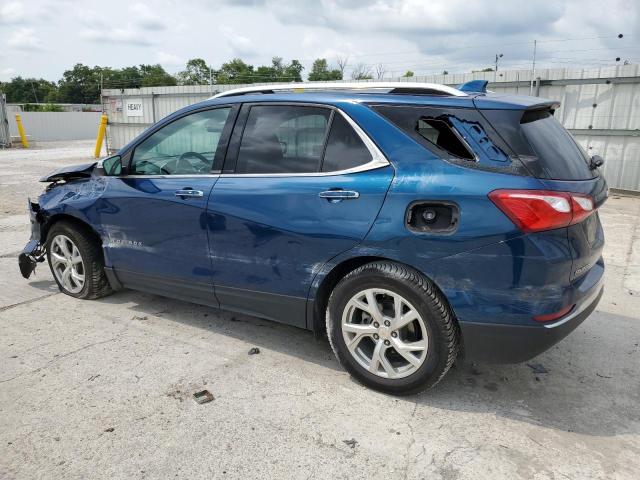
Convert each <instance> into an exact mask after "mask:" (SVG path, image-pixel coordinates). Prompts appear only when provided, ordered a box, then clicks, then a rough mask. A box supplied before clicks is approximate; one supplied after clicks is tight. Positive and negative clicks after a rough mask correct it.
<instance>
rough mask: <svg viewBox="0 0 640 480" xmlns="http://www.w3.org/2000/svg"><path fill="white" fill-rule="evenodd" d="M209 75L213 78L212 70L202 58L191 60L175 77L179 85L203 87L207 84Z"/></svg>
mask: <svg viewBox="0 0 640 480" xmlns="http://www.w3.org/2000/svg"><path fill="white" fill-rule="evenodd" d="M210 75H211V76H215V74H214V72H213V69H212V68H211V67H210V66H208V65H207V62H205V61H204V60H203V59H202V58H192V59H191V60H189V61H188V62H187V66H186V68H185V69H184V70H183V71H181V72H179V73H178V75H177V77H178V83H179V84H180V85H205V84H207V83H209V78H210V77H209V76H210Z"/></svg>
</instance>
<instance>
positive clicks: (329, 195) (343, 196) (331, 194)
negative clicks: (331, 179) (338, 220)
mask: <svg viewBox="0 0 640 480" xmlns="http://www.w3.org/2000/svg"><path fill="white" fill-rule="evenodd" d="M318 196H319V197H320V198H326V199H327V200H328V201H330V202H333V203H336V202H341V201H342V200H355V199H356V198H359V197H360V193H358V192H356V191H355V190H325V191H324V192H320V193H319V194H318Z"/></svg>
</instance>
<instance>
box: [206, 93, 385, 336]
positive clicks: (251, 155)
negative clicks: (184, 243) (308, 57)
mask: <svg viewBox="0 0 640 480" xmlns="http://www.w3.org/2000/svg"><path fill="white" fill-rule="evenodd" d="M230 145H231V146H230V148H229V153H228V156H227V161H226V162H225V169H224V172H223V174H222V175H221V177H220V179H219V180H218V182H217V183H216V185H215V186H214V187H213V191H212V194H211V197H210V200H209V205H208V215H209V217H210V218H209V227H210V229H211V230H210V237H209V238H210V244H211V255H212V263H213V281H214V285H215V288H216V296H217V298H218V300H219V301H220V304H221V306H222V307H226V308H230V309H233V310H239V311H244V312H247V313H251V314H255V315H258V316H262V317H266V318H270V319H275V320H279V321H285V322H286V323H290V324H293V325H297V326H301V327H303V326H305V309H306V299H307V294H308V291H309V286H310V284H311V281H312V279H313V277H314V276H315V274H316V273H317V272H318V270H319V269H320V268H321V267H322V265H323V264H324V263H325V262H327V261H328V260H330V259H331V258H332V257H334V256H336V255H338V254H339V253H341V252H344V251H346V250H348V249H350V248H352V247H354V246H355V245H357V244H358V243H359V242H360V241H361V240H362V239H363V238H364V236H365V235H366V233H367V232H368V231H369V229H370V227H371V225H372V223H373V221H374V220H375V218H376V216H377V213H378V211H379V210H380V208H381V206H382V202H383V201H384V197H385V194H386V192H387V189H388V188H389V184H390V182H391V179H392V178H393V169H392V167H391V166H389V164H388V162H387V161H386V160H385V159H384V157H383V156H382V154H381V153H380V152H379V151H378V150H377V148H376V147H375V146H374V145H373V143H372V142H371V141H370V140H368V138H366V136H365V135H364V134H363V133H362V131H361V130H360V129H359V128H358V127H357V125H355V124H354V123H353V121H352V120H351V119H350V118H348V117H347V116H346V115H344V114H342V113H341V112H340V111H338V110H332V109H329V108H323V107H318V106H302V105H274V104H254V105H244V106H243V108H242V111H241V113H240V115H239V117H238V122H237V125H236V128H235V129H234V133H233V137H232V140H231V143H230ZM229 163H231V165H229Z"/></svg>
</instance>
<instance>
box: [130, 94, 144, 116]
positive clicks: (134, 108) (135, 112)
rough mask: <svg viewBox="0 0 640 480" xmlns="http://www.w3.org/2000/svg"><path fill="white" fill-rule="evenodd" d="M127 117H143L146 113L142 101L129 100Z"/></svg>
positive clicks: (137, 99) (139, 99) (136, 99)
mask: <svg viewBox="0 0 640 480" xmlns="http://www.w3.org/2000/svg"><path fill="white" fill-rule="evenodd" d="M126 112H127V117H142V116H143V115H144V112H143V110H142V99H141V98H132V99H128V100H127V109H126Z"/></svg>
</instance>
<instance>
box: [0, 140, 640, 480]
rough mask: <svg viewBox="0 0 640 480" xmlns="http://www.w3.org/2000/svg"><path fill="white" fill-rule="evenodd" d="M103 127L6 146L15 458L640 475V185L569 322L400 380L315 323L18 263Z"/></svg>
mask: <svg viewBox="0 0 640 480" xmlns="http://www.w3.org/2000/svg"><path fill="white" fill-rule="evenodd" d="M91 147H92V146H91V142H75V143H72V144H69V143H66V144H47V145H44V144H41V145H40V147H39V148H37V149H33V150H29V151H20V150H12V151H0V167H1V168H0V239H1V241H0V278H2V286H3V288H2V289H0V478H2V479H14V478H15V479H17V478H20V479H33V478H70V479H76V478H77V479H84V478H105V479H106V478H128V479H130V478H140V479H142V478H163V479H165V478H292V479H307V478H318V479H323V478H345V479H346V478H348V479H357V478H363V479H370V478H408V479H423V478H429V479H439V478H443V479H458V478H460V479H466V478H469V479H496V478H508V479H530V478H536V479H544V478H550V479H555V478H572V479H578V478H579V479H583V478H603V479H605V478H606V479H611V478H616V479H623V478H629V479H632V478H633V479H635V478H638V472H639V471H640V377H639V372H640V347H639V342H640V322H639V321H638V320H640V199H636V198H626V197H617V196H613V197H612V198H611V199H610V200H609V201H608V203H607V204H606V205H605V206H604V207H603V209H602V220H603V223H604V225H605V231H606V234H607V242H608V243H607V246H606V249H605V257H606V261H607V273H606V283H607V287H606V293H605V296H604V297H603V300H602V301H601V303H600V305H599V307H598V309H597V311H596V312H595V313H594V314H593V315H592V316H591V317H590V318H589V319H588V320H587V321H586V322H585V323H584V324H583V325H582V326H580V327H579V328H578V329H577V330H576V331H575V332H574V333H573V334H572V335H570V336H569V337H568V338H567V339H565V340H564V341H563V342H561V343H560V344H559V345H557V346H556V347H554V348H552V349H551V350H550V351H549V352H547V353H545V354H543V355H541V356H539V357H538V358H536V359H534V360H533V361H531V362H528V364H521V365H511V366H492V365H484V364H478V365H468V364H457V365H456V368H455V369H454V370H452V371H451V372H450V374H449V375H448V376H447V377H446V379H445V380H444V381H443V382H442V383H441V384H440V385H438V386H437V387H436V388H435V389H434V390H432V391H429V392H426V393H423V394H420V395H417V396H412V397H407V398H394V397H391V396H387V395H383V394H380V393H376V392H373V391H370V390H367V389H366V388H363V387H362V386H360V385H358V384H357V383H355V382H354V381H352V380H351V379H350V378H349V376H348V375H347V374H346V373H344V371H343V370H342V369H341V368H340V366H339V365H338V364H337V362H336V361H335V360H334V358H333V355H332V353H331V351H330V348H329V346H328V343H327V342H326V341H316V340H314V338H313V335H312V334H311V333H309V332H306V331H302V330H298V329H295V328H292V327H288V326H284V325H279V324H276V323H271V322H268V321H264V320H261V319H258V318H253V317H247V316H242V315H236V314H231V313H227V312H221V311H217V310H213V309H210V308H205V307H200V306H197V305H192V304H188V303H184V302H179V301H174V300H168V299H165V298H161V297H157V296H153V295H146V294H140V293H136V292H131V291H123V292H119V293H117V294H115V295H113V296H111V297H108V298H105V299H102V300H99V301H81V300H76V299H73V298H70V297H67V296H65V295H62V294H59V293H57V290H56V289H55V287H54V283H53V281H52V277H51V275H50V273H49V272H48V270H47V269H46V268H45V267H44V266H41V267H39V268H38V271H37V275H36V276H35V277H32V278H31V279H30V280H28V281H26V280H24V279H22V278H21V277H20V274H19V272H18V268H17V265H16V263H17V255H18V252H19V251H20V250H21V248H22V246H23V245H24V243H25V242H26V241H27V238H28V235H29V228H28V220H27V217H26V197H27V196H28V195H32V196H35V195H37V193H38V192H39V191H40V190H41V189H42V184H38V183H37V179H38V177H40V176H41V175H43V174H45V173H47V172H48V171H50V170H51V169H53V168H55V167H57V166H60V165H65V164H69V163H79V162H82V161H84V160H88V159H90V154H91V149H92V148H91ZM254 347H258V348H259V350H260V353H259V354H255V355H248V352H249V350H250V349H251V348H254ZM203 389H208V390H210V392H211V393H212V394H213V396H214V400H213V401H211V402H210V403H206V404H202V405H199V404H197V403H196V402H195V401H194V400H193V399H192V394H193V393H194V392H196V391H199V390H203Z"/></svg>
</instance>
